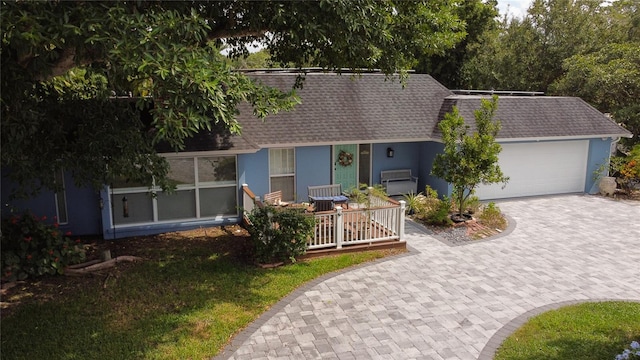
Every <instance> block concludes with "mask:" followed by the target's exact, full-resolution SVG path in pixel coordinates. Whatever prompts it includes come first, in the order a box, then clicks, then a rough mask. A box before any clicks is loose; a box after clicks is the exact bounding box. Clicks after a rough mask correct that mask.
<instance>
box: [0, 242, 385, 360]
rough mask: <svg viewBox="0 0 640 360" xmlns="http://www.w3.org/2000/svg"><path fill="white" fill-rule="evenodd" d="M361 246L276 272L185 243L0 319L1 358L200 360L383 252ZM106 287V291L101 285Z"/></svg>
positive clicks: (24, 307)
mask: <svg viewBox="0 0 640 360" xmlns="http://www.w3.org/2000/svg"><path fill="white" fill-rule="evenodd" d="M385 254H387V253H383V252H364V253H357V254H345V255H340V256H335V257H326V258H320V259H313V260H309V261H304V262H298V263H295V264H293V265H289V266H284V267H279V268H275V269H261V268H258V267H256V266H253V265H248V264H246V263H243V262H242V261H238V260H237V259H235V258H233V257H230V256H227V255H225V254H219V253H215V252H211V251H210V249H209V250H207V248H206V247H202V248H201V249H200V248H197V247H193V246H190V247H188V248H186V249H185V250H184V252H179V253H174V254H167V255H166V256H163V257H162V258H161V259H156V260H147V261H144V262H142V263H140V264H137V265H135V266H132V267H131V268H128V269H127V270H126V271H124V272H122V273H120V274H119V275H118V276H116V277H110V278H108V279H107V280H106V282H104V281H103V280H102V279H99V281H95V282H91V284H90V286H84V287H82V288H80V289H79V290H78V291H75V292H74V293H73V294H63V295H60V297H59V298H56V299H54V300H51V301H47V302H44V303H38V304H35V303H30V304H24V305H22V306H20V308H18V309H17V310H16V311H15V312H14V313H12V314H10V315H9V316H8V317H6V318H4V319H3V320H2V328H1V330H2V339H1V344H2V347H1V349H0V350H1V351H0V353H1V354H2V358H3V359H29V360H31V359H83V360H84V359H188V358H190V359H202V358H210V357H211V356H213V355H216V354H217V353H218V352H219V351H220V350H221V349H222V348H223V347H224V345H225V344H227V342H228V341H229V339H230V338H231V337H232V336H233V335H234V334H236V333H237V332H239V331H240V330H242V329H243V328H244V327H246V326H247V325H248V324H249V323H250V322H252V321H253V320H255V319H256V318H257V317H258V316H259V315H260V314H262V313H263V312H264V311H265V310H267V309H269V308H270V307H271V306H272V305H273V304H274V303H275V302H277V301H278V300H280V299H281V298H283V297H284V296H286V295H287V294H289V293H290V292H291V291H293V290H294V289H295V288H297V287H298V286H300V285H301V284H304V283H305V282H307V281H309V280H311V279H314V278H317V277H318V276H320V275H322V274H326V273H329V272H332V271H335V270H338V269H343V268H346V267H349V266H352V265H355V264H359V263H362V262H366V261H370V260H373V259H376V258H381V257H383V256H385ZM105 285H106V288H105Z"/></svg>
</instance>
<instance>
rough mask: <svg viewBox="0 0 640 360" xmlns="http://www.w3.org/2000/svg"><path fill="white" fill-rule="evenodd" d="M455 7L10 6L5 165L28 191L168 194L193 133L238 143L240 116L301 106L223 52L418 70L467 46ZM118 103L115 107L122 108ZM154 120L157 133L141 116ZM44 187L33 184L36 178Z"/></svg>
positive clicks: (4, 13) (366, 3)
mask: <svg viewBox="0 0 640 360" xmlns="http://www.w3.org/2000/svg"><path fill="white" fill-rule="evenodd" d="M454 7H455V6H454V2H453V1H452V0H435V1H433V0H430V1H410V2H409V1H392V0H385V1H378V0H358V1H346V0H332V1H330V0H323V1H233V2H230V1H229V2H226V1H225V2H221V1H220V2H219V1H209V2H205V1H157V2H144V1H130V2H75V1H74V2H66V1H50V2H36V1H18V2H8V1H7V2H3V3H2V7H1V8H0V14H1V20H2V24H1V25H0V26H1V28H0V30H1V31H2V34H3V35H2V49H1V53H0V55H1V67H2V68H1V71H2V79H1V92H2V98H1V106H2V109H1V113H0V115H1V116H2V128H1V132H2V135H1V136H2V154H1V160H2V166H3V167H4V168H7V167H8V168H10V172H9V176H11V178H12V179H14V180H16V181H17V182H19V183H20V184H22V185H23V186H26V187H29V186H30V187H32V188H38V187H39V186H40V185H44V186H47V187H55V186H56V184H55V182H54V176H53V174H54V171H55V170H56V169H60V168H64V169H66V170H68V171H70V172H71V173H72V174H73V176H74V179H75V180H76V182H77V183H79V184H84V183H92V184H94V185H96V186H100V185H101V184H105V183H110V182H111V181H113V180H114V179H117V178H122V177H124V178H126V179H131V180H132V181H136V182H144V183H145V184H147V185H151V184H152V182H154V181H155V183H156V184H160V185H167V186H169V185H170V184H166V183H164V180H165V179H166V174H167V164H166V161H165V160H164V159H163V158H162V157H160V156H158V155H157V153H156V152H155V151H154V146H155V145H156V144H157V143H159V142H168V143H169V144H171V145H172V146H173V147H174V148H175V149H179V148H180V147H181V146H183V144H184V141H185V139H186V138H188V137H190V136H193V134H195V133H197V132H199V131H204V130H209V129H211V128H212V127H216V126H222V127H223V128H224V129H227V130H228V131H230V132H231V133H239V132H240V131H241V128H240V125H239V124H238V122H237V120H236V115H237V107H238V105H239V104H240V103H242V102H248V103H249V104H250V105H251V106H252V107H253V111H254V114H255V115H256V117H258V118H264V117H266V116H268V115H269V114H274V113H277V112H278V111H286V110H289V109H291V108H292V107H293V106H295V104H296V102H297V98H296V97H295V90H294V89H292V90H291V91H288V92H282V91H280V90H277V89H272V88H269V87H266V86H264V85H262V84H260V83H257V82H255V81H254V80H252V79H251V78H249V77H247V76H246V75H245V74H243V73H241V72H236V71H234V70H233V69H232V68H231V67H230V65H229V63H228V62H227V61H225V58H224V57H223V56H222V55H221V54H220V50H221V49H222V48H223V47H227V48H229V50H230V55H231V56H239V55H242V54H246V53H247V49H246V46H245V45H247V44H250V43H254V42H257V43H259V44H261V46H263V47H264V48H266V49H267V50H268V51H269V53H270V54H271V59H272V61H274V62H275V63H279V64H281V65H283V66H285V65H292V66H294V67H300V66H303V65H304V64H306V63H307V62H308V61H309V60H310V59H313V61H314V63H316V64H318V66H320V67H322V68H324V69H328V70H337V71H340V70H341V69H343V68H348V69H352V70H355V71H357V70H358V69H380V70H382V71H384V72H385V73H387V74H394V73H397V72H399V73H400V74H402V73H403V72H402V71H403V70H406V69H408V68H410V66H411V64H413V63H414V61H415V60H414V56H415V54H418V53H420V54H439V53H442V52H443V51H445V50H446V49H449V48H451V47H452V46H453V45H454V44H455V43H456V42H458V41H459V40H460V39H461V38H462V37H463V36H464V30H463V27H462V25H461V22H460V21H459V20H458V18H457V17H456V15H455V11H454ZM116 99H117V100H116ZM143 111H148V112H149V113H150V115H151V120H150V121H149V122H148V123H147V122H145V121H143V120H141V118H140V113H141V112H143ZM34 180H35V181H34Z"/></svg>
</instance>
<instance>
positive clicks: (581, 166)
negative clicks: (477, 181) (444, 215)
mask: <svg viewBox="0 0 640 360" xmlns="http://www.w3.org/2000/svg"><path fill="white" fill-rule="evenodd" d="M501 145H502V152H501V153H500V156H499V164H500V168H501V169H502V172H503V173H504V174H505V175H506V176H509V178H510V180H509V182H508V183H507V185H506V186H505V187H504V189H502V185H501V184H493V185H481V186H480V187H479V188H478V189H477V191H476V194H477V195H478V197H479V198H480V199H498V198H509V197H519V196H532V195H548V194H561V193H571V192H582V191H584V184H585V179H586V168H587V155H588V149H589V142H588V140H580V141H558V142H536V143H518V144H501Z"/></svg>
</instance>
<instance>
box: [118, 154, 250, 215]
mask: <svg viewBox="0 0 640 360" xmlns="http://www.w3.org/2000/svg"><path fill="white" fill-rule="evenodd" d="M167 161H168V162H169V165H170V170H169V175H168V176H169V178H170V179H171V180H173V181H174V182H176V184H177V186H176V190H175V192H174V193H172V194H167V193H164V192H162V191H161V189H160V188H158V187H152V189H151V190H149V189H148V188H146V187H144V186H143V185H141V184H132V183H126V182H118V183H114V184H113V185H112V187H111V191H112V199H111V200H112V214H113V221H114V225H123V224H141V223H154V222H169V221H174V220H190V219H207V218H215V217H218V216H230V215H237V206H238V202H237V180H236V157H235V156H202V157H170V158H168V159H167Z"/></svg>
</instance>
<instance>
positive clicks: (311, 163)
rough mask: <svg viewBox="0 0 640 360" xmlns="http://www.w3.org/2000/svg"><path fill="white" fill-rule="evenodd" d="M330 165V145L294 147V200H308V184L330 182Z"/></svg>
mask: <svg viewBox="0 0 640 360" xmlns="http://www.w3.org/2000/svg"><path fill="white" fill-rule="evenodd" d="M331 165H332V164H331V146H305V147H297V148H296V201H298V202H303V201H309V198H308V195H309V194H308V193H307V187H308V186H313V185H327V184H331V182H332V181H331V174H332V172H331V171H332V166H331ZM250 186H251V185H250ZM343 190H344V189H343Z"/></svg>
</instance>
